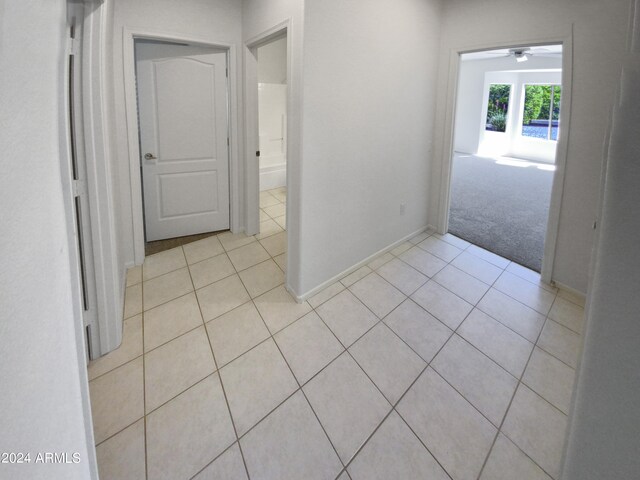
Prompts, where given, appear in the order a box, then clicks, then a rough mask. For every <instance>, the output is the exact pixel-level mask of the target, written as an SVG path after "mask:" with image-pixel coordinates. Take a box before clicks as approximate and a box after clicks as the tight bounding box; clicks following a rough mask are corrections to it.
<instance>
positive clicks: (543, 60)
mask: <svg viewBox="0 0 640 480" xmlns="http://www.w3.org/2000/svg"><path fill="white" fill-rule="evenodd" d="M543 68H544V69H550V68H562V59H561V58H560V57H558V58H552V57H540V56H535V55H534V56H531V57H529V60H528V61H527V62H521V63H518V62H516V61H515V59H514V58H513V57H498V58H489V59H479V60H464V61H462V62H461V63H460V70H459V74H458V93H457V100H456V116H455V137H454V138H455V140H454V148H455V150H456V151H457V152H461V153H468V154H475V153H477V152H478V143H479V141H480V138H479V136H480V130H481V127H482V126H484V121H485V119H486V118H485V114H486V111H484V110H485V107H486V106H485V105H484V102H483V99H485V98H486V95H487V92H486V91H485V89H484V84H485V76H486V74H487V72H499V71H509V72H514V71H521V70H532V69H543Z"/></svg>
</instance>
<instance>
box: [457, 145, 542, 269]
mask: <svg viewBox="0 0 640 480" xmlns="http://www.w3.org/2000/svg"><path fill="white" fill-rule="evenodd" d="M552 182H553V171H548V170H541V169H539V168H536V166H528V167H526V168H523V167H514V166H507V165H499V164H496V160H495V159H487V158H481V157H476V156H470V155H464V154H456V155H455V157H454V161H453V172H452V181H451V209H450V214H449V232H451V233H452V234H453V235H457V236H458V237H461V238H463V239H465V240H467V241H469V242H471V243H474V244H476V245H478V246H480V247H482V248H485V249H487V250H489V251H491V252H494V253H496V254H498V255H500V256H502V257H505V258H508V259H509V260H512V261H514V262H516V263H519V264H520V265H524V266H525V267H528V268H531V269H532V270H535V271H537V272H539V271H540V267H541V265H542V253H543V249H544V237H545V233H546V229H547V219H548V216H549V202H550V199H551V184H552Z"/></svg>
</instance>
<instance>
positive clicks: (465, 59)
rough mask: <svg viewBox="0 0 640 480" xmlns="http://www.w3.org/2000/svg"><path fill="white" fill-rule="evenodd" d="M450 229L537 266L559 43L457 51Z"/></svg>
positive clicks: (552, 159) (553, 134)
mask: <svg viewBox="0 0 640 480" xmlns="http://www.w3.org/2000/svg"><path fill="white" fill-rule="evenodd" d="M460 57H461V58H460V68H459V76H458V90H457V92H458V93H457V99H456V114H455V127H454V140H453V142H454V143H453V155H452V173H451V185H450V203H449V212H448V213H449V222H448V231H449V232H450V233H451V234H453V235H456V236H458V237H461V238H463V239H465V240H467V241H469V242H471V243H473V244H475V245H478V246H480V247H482V248H484V249H486V250H489V251H491V252H493V253H495V254H497V255H500V256H501V257H505V258H507V259H509V260H512V261H513V262H515V263H517V264H520V265H523V266H525V267H527V268H529V269H531V270H534V271H536V272H540V271H541V270H542V266H543V257H544V252H545V238H546V237H547V228H548V224H549V211H550V205H551V195H552V187H553V181H554V175H555V171H556V150H557V143H558V138H559V136H560V134H561V121H562V120H561V119H562V45H544V46H529V47H518V48H511V49H509V48H505V49H499V50H490V51H482V52H474V53H466V54H462V55H461V56H460Z"/></svg>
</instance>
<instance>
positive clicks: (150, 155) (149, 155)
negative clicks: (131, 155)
mask: <svg viewBox="0 0 640 480" xmlns="http://www.w3.org/2000/svg"><path fill="white" fill-rule="evenodd" d="M157 158H158V157H156V156H155V155H154V154H153V153H145V154H144V159H145V160H156V159H157Z"/></svg>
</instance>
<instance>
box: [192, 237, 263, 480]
mask: <svg viewBox="0 0 640 480" xmlns="http://www.w3.org/2000/svg"><path fill="white" fill-rule="evenodd" d="M223 248H224V247H223ZM227 256H228V254H227ZM229 261H230V263H231V265H232V266H233V268H234V270H235V265H233V262H231V260H230V259H229ZM237 273H238V272H237V270H236V275H237ZM189 278H190V279H191V284H192V285H193V287H194V289H195V285H194V284H193V277H192V276H191V271H189ZM238 278H240V276H239V275H238ZM243 288H245V290H246V287H244V284H243ZM194 291H195V290H194ZM247 294H248V292H247ZM196 302H197V303H198V310H199V311H200V319H201V320H202V326H203V327H204V333H205V335H206V336H207V342H208V343H209V350H210V351H211V357H212V359H213V364H214V367H215V369H216V370H215V372H213V373H212V374H211V375H215V374H216V373H217V374H218V380H219V381H220V388H221V390H222V395H223V396H224V401H225V404H226V406H227V412H228V413H229V420H231V426H232V427H233V433H234V435H235V437H236V440H235V442H232V444H231V445H230V446H229V447H227V449H228V448H230V447H231V446H232V445H233V444H234V443H236V442H237V443H238V449H239V450H240V457H241V458H242V464H243V465H244V470H245V472H246V474H247V478H249V479H250V478H251V477H250V476H249V469H248V468H247V462H246V460H245V458H244V452H243V451H242V446H241V445H240V439H239V438H238V429H237V428H236V424H235V421H234V419H233V414H232V413H231V405H229V399H228V397H227V391H226V389H225V388H224V382H223V381H222V373H221V371H220V369H219V368H218V362H217V361H216V354H215V352H214V351H213V345H212V344H211V337H210V336H209V329H208V328H207V324H206V322H205V321H204V315H203V313H202V307H201V305H200V299H199V298H198V295H196ZM198 328H200V327H198ZM189 388H191V387H189ZM187 390H188V389H187ZM187 390H184V391H185V392H186V391H187ZM225 451H226V449H225ZM222 453H224V451H223V452H222ZM219 456H220V455H218V457H219ZM218 457H216V458H214V459H213V460H212V461H211V462H209V463H208V464H207V465H205V466H204V467H203V468H202V470H204V469H205V468H207V467H208V466H209V465H211V464H212V463H213V462H215V460H216V459H217V458H218ZM202 470H200V472H201V471H202ZM200 472H196V475H198V474H199V473H200Z"/></svg>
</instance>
